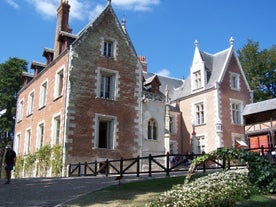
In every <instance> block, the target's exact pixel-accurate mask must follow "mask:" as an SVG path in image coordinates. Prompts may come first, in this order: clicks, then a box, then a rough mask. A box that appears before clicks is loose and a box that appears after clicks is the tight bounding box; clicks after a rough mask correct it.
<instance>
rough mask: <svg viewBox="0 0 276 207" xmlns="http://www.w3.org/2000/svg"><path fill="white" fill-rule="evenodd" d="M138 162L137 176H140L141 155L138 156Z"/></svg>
mask: <svg viewBox="0 0 276 207" xmlns="http://www.w3.org/2000/svg"><path fill="white" fill-rule="evenodd" d="M136 163H137V174H136V176H137V177H139V176H140V156H139V155H138V156H137V158H136Z"/></svg>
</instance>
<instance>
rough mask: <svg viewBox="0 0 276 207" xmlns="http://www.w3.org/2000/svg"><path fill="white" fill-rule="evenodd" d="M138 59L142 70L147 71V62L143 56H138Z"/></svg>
mask: <svg viewBox="0 0 276 207" xmlns="http://www.w3.org/2000/svg"><path fill="white" fill-rule="evenodd" d="M138 59H139V61H140V62H141V63H142V67H143V71H144V72H147V71H148V63H147V59H146V57H145V56H138Z"/></svg>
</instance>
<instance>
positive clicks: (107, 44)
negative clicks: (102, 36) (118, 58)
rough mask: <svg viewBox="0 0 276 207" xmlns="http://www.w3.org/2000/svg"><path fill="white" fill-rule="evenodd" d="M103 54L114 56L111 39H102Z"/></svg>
mask: <svg viewBox="0 0 276 207" xmlns="http://www.w3.org/2000/svg"><path fill="white" fill-rule="evenodd" d="M103 55H104V56H106V57H114V43H113V42H112V41H104V50H103Z"/></svg>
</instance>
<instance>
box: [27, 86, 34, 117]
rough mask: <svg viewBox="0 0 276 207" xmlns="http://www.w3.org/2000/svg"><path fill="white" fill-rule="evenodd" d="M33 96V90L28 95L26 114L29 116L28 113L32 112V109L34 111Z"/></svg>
mask: <svg viewBox="0 0 276 207" xmlns="http://www.w3.org/2000/svg"><path fill="white" fill-rule="evenodd" d="M34 98H35V92H34V90H33V91H31V92H30V93H29V95H28V106H27V116H30V115H32V114H33V111H34Z"/></svg>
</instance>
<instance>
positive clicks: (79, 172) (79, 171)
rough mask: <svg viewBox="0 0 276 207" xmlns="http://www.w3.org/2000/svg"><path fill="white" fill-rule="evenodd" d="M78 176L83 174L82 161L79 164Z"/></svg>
mask: <svg viewBox="0 0 276 207" xmlns="http://www.w3.org/2000/svg"><path fill="white" fill-rule="evenodd" d="M78 176H81V163H80V162H79V165H78Z"/></svg>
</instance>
